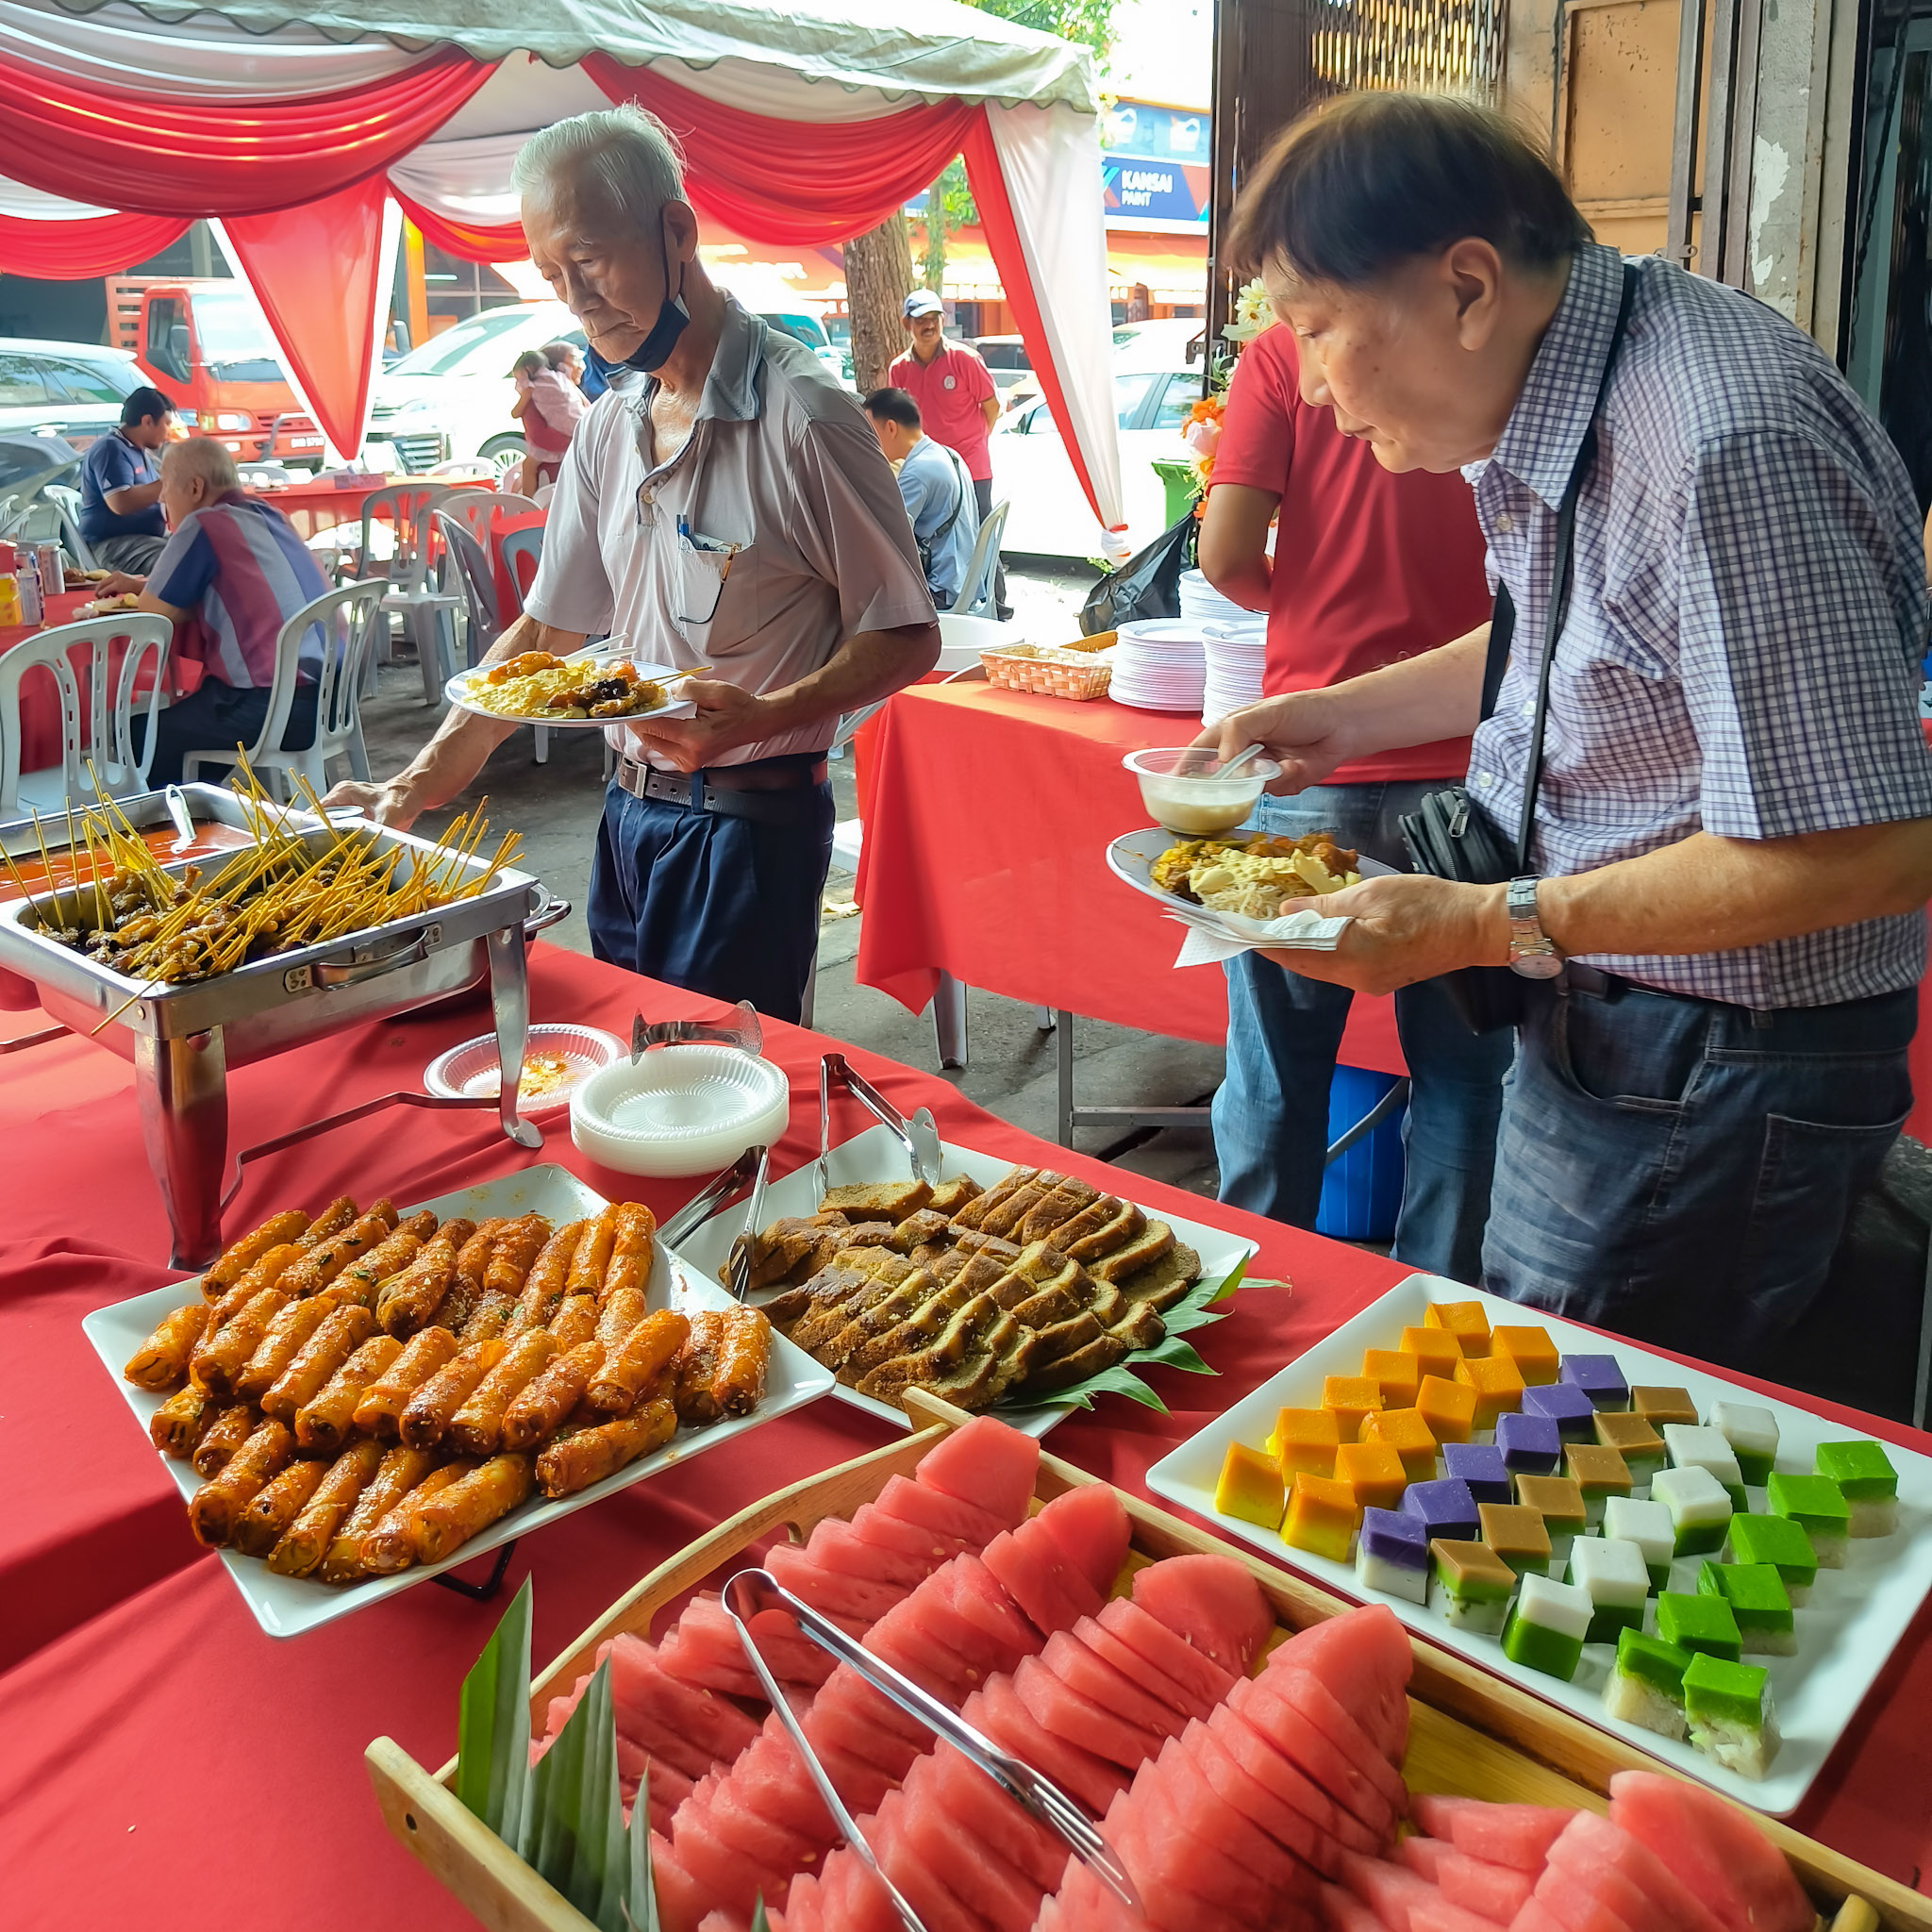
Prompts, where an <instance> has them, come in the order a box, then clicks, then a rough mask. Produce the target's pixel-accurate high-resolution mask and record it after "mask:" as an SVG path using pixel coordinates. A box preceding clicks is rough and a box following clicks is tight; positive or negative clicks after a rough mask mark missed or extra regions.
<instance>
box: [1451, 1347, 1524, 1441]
mask: <svg viewBox="0 0 1932 1932" xmlns="http://www.w3.org/2000/svg"><path fill="white" fill-rule="evenodd" d="M1456 1379H1457V1381H1458V1382H1461V1383H1463V1384H1465V1385H1466V1386H1467V1387H1468V1388H1471V1389H1473V1390H1474V1391H1475V1423H1474V1426H1475V1427H1476V1428H1479V1429H1493V1428H1494V1427H1495V1426H1496V1418H1497V1417H1498V1416H1499V1415H1507V1414H1508V1413H1509V1412H1510V1411H1511V1410H1512V1409H1518V1408H1521V1407H1523V1377H1522V1376H1521V1375H1519V1374H1517V1373H1516V1364H1515V1363H1514V1362H1513V1361H1511V1360H1510V1359H1509V1357H1507V1355H1486V1356H1479V1357H1477V1358H1476V1359H1475V1360H1474V1361H1468V1360H1464V1361H1459V1362H1457V1364H1456Z"/></svg>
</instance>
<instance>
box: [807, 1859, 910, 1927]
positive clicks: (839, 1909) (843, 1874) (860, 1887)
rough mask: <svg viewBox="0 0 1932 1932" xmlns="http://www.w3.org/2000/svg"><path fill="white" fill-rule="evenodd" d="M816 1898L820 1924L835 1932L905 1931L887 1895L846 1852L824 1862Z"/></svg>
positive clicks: (870, 1875)
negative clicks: (820, 1909)
mask: <svg viewBox="0 0 1932 1932" xmlns="http://www.w3.org/2000/svg"><path fill="white" fill-rule="evenodd" d="M834 1867H836V1868H837V1869H836V1870H834V1869H833V1868H834ZM819 1901H820V1906H821V1908H822V1909H823V1911H824V1924H826V1925H827V1926H828V1927H829V1926H833V1925H836V1926H838V1927H839V1932H906V1928H905V1924H904V1923H903V1921H902V1920H901V1919H900V1917H899V1914H898V1911H897V1909H896V1908H895V1907H894V1906H893V1904H892V1899H891V1893H890V1892H888V1891H887V1890H886V1888H885V1887H884V1886H883V1885H881V1884H880V1883H879V1881H878V1878H877V1877H876V1875H875V1874H874V1873H872V1872H871V1871H870V1870H868V1869H867V1867H866V1866H864V1865H862V1864H860V1863H859V1861H858V1859H857V1858H855V1857H852V1856H851V1855H850V1854H849V1853H848V1854H841V1856H840V1857H836V1858H832V1859H828V1860H827V1861H826V1870H825V1875H824V1881H823V1882H822V1883H821V1885H820V1887H819Z"/></svg>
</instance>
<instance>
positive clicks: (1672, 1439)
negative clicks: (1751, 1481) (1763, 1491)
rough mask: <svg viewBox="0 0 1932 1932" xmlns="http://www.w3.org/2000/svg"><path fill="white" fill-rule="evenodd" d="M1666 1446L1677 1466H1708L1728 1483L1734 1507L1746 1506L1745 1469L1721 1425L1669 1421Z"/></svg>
mask: <svg viewBox="0 0 1932 1932" xmlns="http://www.w3.org/2000/svg"><path fill="white" fill-rule="evenodd" d="M1663 1438H1664V1448H1665V1450H1666V1452H1667V1453H1668V1454H1669V1456H1670V1458H1671V1467H1672V1468H1673V1469H1707V1470H1709V1472H1710V1473H1711V1474H1712V1475H1714V1476H1715V1477H1716V1478H1717V1479H1718V1481H1719V1482H1720V1483H1721V1484H1722V1485H1723V1486H1724V1494H1725V1495H1727V1496H1728V1497H1729V1498H1730V1499H1731V1507H1732V1508H1733V1509H1741V1508H1743V1507H1744V1472H1743V1471H1742V1470H1741V1469H1740V1468H1739V1467H1738V1458H1737V1457H1736V1455H1735V1454H1734V1453H1733V1452H1732V1449H1731V1445H1730V1444H1729V1443H1728V1442H1727V1441H1725V1440H1724V1433H1723V1431H1722V1430H1719V1429H1712V1428H1698V1427H1697V1426H1695V1425H1694V1424H1689V1423H1666V1424H1664V1426H1663Z"/></svg>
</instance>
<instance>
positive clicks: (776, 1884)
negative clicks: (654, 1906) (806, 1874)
mask: <svg viewBox="0 0 1932 1932" xmlns="http://www.w3.org/2000/svg"><path fill="white" fill-rule="evenodd" d="M672 1842H673V1850H674V1853H675V1857H676V1861H677V1864H678V1865H679V1867H680V1868H681V1869H682V1870H683V1871H684V1872H685V1873H687V1874H689V1875H690V1877H691V1882H692V1884H694V1885H695V1886H697V1887H698V1888H699V1889H700V1890H702V1891H703V1892H704V1893H705V1895H706V1899H707V1907H706V1909H707V1910H709V1909H711V1908H713V1907H721V1906H722V1907H724V1909H725V1910H727V1911H728V1910H733V1909H740V1910H742V1911H743V1912H744V1914H745V1916H746V1917H747V1918H749V1917H750V1914H751V1907H752V1901H753V1900H754V1899H755V1898H757V1897H758V1896H759V1895H760V1894H762V1895H763V1896H764V1897H765V1898H766V1899H767V1900H769V1901H770V1902H771V1903H772V1904H773V1905H783V1904H784V1902H785V1892H786V1890H787V1888H788V1887H789V1886H790V1885H791V1870H790V1868H789V1867H788V1868H786V1869H784V1870H779V1869H778V1868H776V1867H774V1866H769V1865H760V1864H757V1863H755V1862H754V1861H753V1860H752V1859H751V1857H749V1856H748V1855H747V1854H746V1852H745V1851H744V1850H743V1848H742V1847H741V1846H738V1845H728V1844H726V1843H724V1840H722V1839H720V1838H719V1837H718V1835H717V1833H716V1832H715V1831H713V1830H712V1828H711V1824H710V1820H709V1817H708V1814H698V1815H695V1816H693V1815H692V1814H691V1812H690V1811H688V1810H680V1811H679V1812H678V1814H677V1831H676V1836H675V1839H674V1840H673V1841H672Z"/></svg>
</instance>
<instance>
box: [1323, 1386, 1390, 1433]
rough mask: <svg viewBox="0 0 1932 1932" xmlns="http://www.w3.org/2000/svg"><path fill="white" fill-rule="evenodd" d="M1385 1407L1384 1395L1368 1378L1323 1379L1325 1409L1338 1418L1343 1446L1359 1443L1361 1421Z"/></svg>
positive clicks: (1337, 1424)
mask: <svg viewBox="0 0 1932 1932" xmlns="http://www.w3.org/2000/svg"><path fill="white" fill-rule="evenodd" d="M1381 1406H1382V1391H1381V1389H1380V1388H1379V1387H1378V1386H1377V1385H1376V1384H1375V1383H1374V1382H1372V1381H1370V1380H1369V1378H1368V1377H1367V1376H1366V1375H1324V1376H1323V1377H1322V1407H1324V1408H1325V1409H1326V1410H1327V1411H1328V1413H1329V1414H1330V1415H1332V1416H1333V1417H1334V1418H1335V1424H1336V1426H1337V1427H1338V1428H1339V1429H1340V1430H1341V1440H1342V1441H1344V1442H1354V1441H1359V1440H1360V1438H1361V1432H1362V1418H1363V1416H1365V1415H1368V1414H1370V1413H1371V1412H1372V1411H1374V1410H1375V1409H1378V1408H1380V1407H1381Z"/></svg>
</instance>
